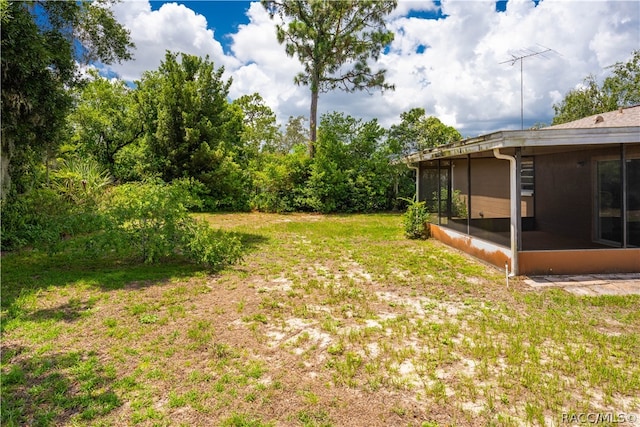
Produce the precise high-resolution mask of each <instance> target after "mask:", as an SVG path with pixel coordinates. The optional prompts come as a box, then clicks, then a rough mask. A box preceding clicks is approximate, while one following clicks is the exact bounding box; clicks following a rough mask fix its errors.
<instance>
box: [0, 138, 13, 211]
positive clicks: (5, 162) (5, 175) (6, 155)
mask: <svg viewBox="0 0 640 427" xmlns="http://www.w3.org/2000/svg"><path fill="white" fill-rule="evenodd" d="M12 151H13V143H12V142H11V141H10V140H9V138H7V137H6V136H5V135H2V155H1V156H0V168H1V170H2V175H1V176H0V200H4V198H5V197H7V194H9V191H10V189H11V173H10V172H9V167H10V166H9V165H10V161H11V152H12Z"/></svg>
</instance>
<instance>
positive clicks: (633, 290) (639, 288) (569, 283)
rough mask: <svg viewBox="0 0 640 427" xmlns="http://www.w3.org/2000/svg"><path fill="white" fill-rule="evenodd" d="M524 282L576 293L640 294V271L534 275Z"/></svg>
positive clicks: (534, 286)
mask: <svg viewBox="0 0 640 427" xmlns="http://www.w3.org/2000/svg"><path fill="white" fill-rule="evenodd" d="M524 282H525V283H526V284H527V285H529V286H531V287H532V288H549V287H556V288H562V289H564V290H565V291H567V292H571V293H572V294H575V295H584V296H599V295H640V273H629V274H589V275H580V276H533V277H529V278H526V279H525V280H524Z"/></svg>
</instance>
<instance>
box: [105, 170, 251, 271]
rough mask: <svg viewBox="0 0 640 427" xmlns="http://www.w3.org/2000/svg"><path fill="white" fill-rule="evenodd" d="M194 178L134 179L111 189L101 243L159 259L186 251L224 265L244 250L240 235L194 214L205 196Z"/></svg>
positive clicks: (194, 257) (211, 263)
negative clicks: (193, 186) (193, 188)
mask: <svg viewBox="0 0 640 427" xmlns="http://www.w3.org/2000/svg"><path fill="white" fill-rule="evenodd" d="M190 189H191V186H190V181H186V182H185V181H184V180H178V181H176V183H174V184H165V183H163V182H161V181H149V182H143V183H128V184H123V185H120V186H118V187H114V188H112V189H111V191H109V192H108V194H107V195H106V197H105V199H104V201H103V204H102V212H103V214H104V216H105V219H106V221H105V224H106V227H105V230H104V232H103V233H101V234H100V235H98V236H97V237H96V239H97V240H96V242H97V244H98V245H99V246H100V247H109V248H111V249H112V250H115V251H117V252H121V253H127V254H130V255H132V256H135V257H138V258H140V259H141V260H143V261H144V262H157V261H159V260H161V259H163V258H166V257H169V256H172V255H184V256H186V257H187V258H189V259H191V260H192V261H194V262H197V263H199V264H203V265H206V266H209V267H211V268H219V267H221V266H223V265H226V264H229V263H232V262H235V261H237V260H238V259H239V258H240V256H241V245H240V241H239V239H237V238H236V237H235V236H233V235H231V234H229V233H223V232H220V231H217V232H216V231H214V230H212V229H210V227H209V226H208V225H206V224H204V223H200V222H198V221H197V220H196V219H194V218H193V217H192V216H191V215H190V214H189V208H191V207H193V206H196V205H198V204H199V203H200V200H199V199H197V198H196V197H194V195H193V193H192V192H191V191H190Z"/></svg>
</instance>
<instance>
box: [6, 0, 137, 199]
mask: <svg viewBox="0 0 640 427" xmlns="http://www.w3.org/2000/svg"><path fill="white" fill-rule="evenodd" d="M105 3H106V2H105V1H102V0H100V1H94V2H88V1H78V2H75V1H73V2H66V1H64V2H62V1H61V2H58V1H36V2H26V1H10V2H3V3H2V9H3V10H2V25H1V27H2V28H1V31H2V58H1V62H2V71H1V76H2V184H1V186H0V187H1V195H2V198H4V197H5V195H6V194H7V192H8V191H9V188H10V186H11V180H12V178H13V179H14V181H15V182H14V184H15V185H16V186H17V189H18V190H19V191H20V190H23V189H24V188H25V187H27V186H28V185H29V183H28V179H26V176H27V174H28V172H29V171H30V170H31V169H32V167H31V166H32V165H33V164H34V163H37V162H39V161H40V160H41V158H42V156H44V155H46V153H47V152H49V153H52V152H53V151H54V149H55V147H56V145H57V144H58V142H59V141H60V140H61V138H60V132H61V131H62V129H63V124H64V121H65V119H66V114H67V113H68V111H69V109H70V108H71V106H72V103H71V97H70V95H69V92H68V91H67V88H68V87H71V86H73V85H75V84H76V82H77V75H76V72H77V66H78V65H77V64H78V63H79V62H78V61H81V62H82V61H87V60H100V61H102V62H103V63H105V64H109V63H112V62H115V61H121V60H126V59H129V58H131V55H130V53H129V50H130V49H131V48H132V47H133V44H132V43H131V41H130V39H129V33H128V31H127V30H126V29H124V28H123V27H122V26H121V25H120V24H118V22H117V21H116V20H115V19H114V17H113V14H112V12H111V10H110V9H109V8H108V7H106V6H105Z"/></svg>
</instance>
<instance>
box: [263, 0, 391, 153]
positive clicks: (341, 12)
mask: <svg viewBox="0 0 640 427" xmlns="http://www.w3.org/2000/svg"><path fill="white" fill-rule="evenodd" d="M262 5H263V6H264V7H265V9H267V10H268V11H269V13H270V15H271V17H273V16H275V15H279V16H280V17H281V18H282V21H283V22H285V23H283V24H278V25H277V27H276V28H277V37H278V42H279V43H281V44H284V46H285V50H286V52H287V55H289V56H292V57H293V56H297V58H298V59H299V60H300V62H301V63H302V65H303V67H304V72H302V73H300V74H298V75H297V76H296V78H295V83H296V84H298V85H305V86H309V87H310V89H311V107H310V115H309V135H310V143H309V153H310V155H311V157H313V156H314V153H315V146H314V144H315V142H316V120H317V111H318V96H319V93H322V92H327V91H330V90H334V89H337V88H339V89H342V90H345V91H347V92H352V91H356V90H370V89H376V88H381V89H383V90H384V89H393V88H394V87H393V85H391V84H388V83H386V82H385V74H386V70H378V71H373V70H372V69H371V67H370V65H369V59H370V58H372V59H374V60H377V59H378V57H379V55H380V53H381V52H382V49H384V47H385V46H387V45H388V44H389V43H391V42H392V41H393V32H391V31H388V30H387V29H386V24H385V21H384V18H385V17H386V15H388V14H389V13H390V12H392V11H393V10H394V9H395V8H396V6H397V1H396V0H359V1H351V0H311V1H306V0H285V1H274V0H262Z"/></svg>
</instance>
